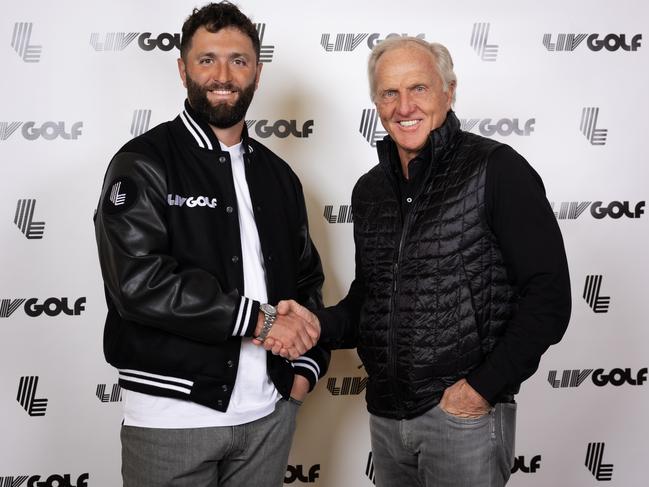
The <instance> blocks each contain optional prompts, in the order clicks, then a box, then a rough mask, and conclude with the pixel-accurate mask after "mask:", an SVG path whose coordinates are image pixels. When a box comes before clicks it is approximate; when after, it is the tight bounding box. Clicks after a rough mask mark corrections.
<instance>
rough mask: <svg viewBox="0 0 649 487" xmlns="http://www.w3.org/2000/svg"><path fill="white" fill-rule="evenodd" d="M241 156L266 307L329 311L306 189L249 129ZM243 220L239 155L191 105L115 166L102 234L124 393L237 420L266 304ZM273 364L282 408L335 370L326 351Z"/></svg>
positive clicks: (109, 345)
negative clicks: (290, 304) (241, 376)
mask: <svg viewBox="0 0 649 487" xmlns="http://www.w3.org/2000/svg"><path fill="white" fill-rule="evenodd" d="M243 146H244V150H245V154H244V163H245V171H246V180H247V183H248V186H249V190H250V197H251V201H252V205H253V208H254V217H255V221H256V225H257V230H258V232H259V239H260V242H261V248H262V253H263V258H264V267H265V270H266V281H267V282H266V284H267V292H268V300H269V302H270V303H276V302H278V301H279V300H281V299H295V300H296V301H298V302H300V303H302V304H304V305H306V306H309V307H315V308H319V307H321V306H322V298H321V286H322V282H323V280H324V277H323V274H322V267H321V264H320V258H319V256H318V252H317V250H316V248H315V247H314V245H313V243H312V242H311V238H310V236H309V232H308V224H307V215H306V208H305V204H304V196H303V193H302V187H301V184H300V181H299V180H298V178H297V176H296V175H295V173H294V172H293V171H292V170H291V168H290V167H289V166H288V165H287V164H286V163H285V162H284V161H283V160H281V159H280V158H279V157H277V156H276V155H275V154H273V153H272V152H271V151H270V150H269V149H268V148H266V147H265V146H263V145H262V144H260V143H259V142H257V141H255V140H253V139H251V138H249V137H248V134H247V131H246V130H245V127H244V134H243ZM237 215H238V211H237V200H236V194H235V189H234V183H233V179H232V168H231V165H230V157H229V154H228V153H227V152H224V151H221V148H220V145H219V142H218V140H217V139H216V137H215V135H214V133H213V131H212V130H211V128H210V127H209V125H208V124H207V123H206V122H205V121H203V120H202V119H201V118H200V117H199V116H198V115H197V114H196V113H195V112H194V111H193V110H192V108H191V107H190V106H189V104H188V103H187V102H185V108H184V110H183V112H182V113H180V115H179V116H178V117H176V118H175V119H174V120H172V121H170V122H166V123H163V124H161V125H158V126H157V127H155V128H153V129H152V130H150V131H148V132H146V133H145V134H143V135H141V136H139V137H136V138H135V139H133V140H131V141H130V142H128V143H127V144H126V145H125V146H124V147H122V148H121V149H120V150H119V151H118V153H117V154H116V155H115V156H114V158H113V159H112V161H111V163H110V165H109V167H108V170H107V173H106V177H105V179H104V184H103V189H102V193H101V199H100V201H99V206H98V209H97V212H96V214H95V233H96V239H97V246H98V251H99V261H100V265H101V270H102V276H103V279H104V285H105V294H106V302H107V305H108V315H107V318H106V324H105V329H104V353H105V356H106V359H107V361H108V362H109V363H110V364H111V365H113V366H114V367H116V368H117V369H118V371H119V383H120V385H121V386H122V387H124V388H126V389H130V390H134V391H138V392H143V393H147V394H152V395H158V396H165V397H174V398H180V399H186V400H190V401H193V402H196V403H199V404H202V405H205V406H208V407H210V408H213V409H216V410H219V411H225V410H227V407H228V404H229V401H230V396H231V394H232V389H233V386H234V382H235V379H236V375H237V366H238V361H239V350H240V345H241V339H242V337H251V336H252V335H253V332H254V329H255V325H256V322H257V317H258V312H259V304H260V303H259V302H257V301H255V300H252V299H249V298H247V297H246V295H245V287H244V282H243V266H242V260H241V242H240V234H239V221H238V217H237ZM267 357H268V358H267V360H268V374H269V376H270V378H271V380H272V381H273V383H274V384H275V386H276V387H277V389H278V391H279V392H280V394H281V395H282V396H284V397H288V395H289V394H290V390H291V386H292V384H293V377H294V374H300V375H303V376H305V377H306V378H307V379H309V382H310V384H311V388H313V386H314V385H315V383H316V381H317V379H318V378H319V377H322V376H323V375H324V374H325V373H326V369H327V367H328V363H329V352H328V351H327V350H325V349H323V348H320V347H318V346H316V347H315V348H314V349H312V350H310V351H309V352H307V353H306V354H305V355H304V356H302V357H300V358H299V359H297V360H295V361H293V362H289V361H288V360H286V359H283V358H281V357H278V356H275V355H272V354H270V353H269V354H268V356H267Z"/></svg>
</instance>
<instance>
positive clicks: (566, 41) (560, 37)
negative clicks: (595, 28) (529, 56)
mask: <svg viewBox="0 0 649 487" xmlns="http://www.w3.org/2000/svg"><path fill="white" fill-rule="evenodd" d="M600 37H601V38H600ZM584 39H587V40H586V46H588V49H590V50H591V51H595V52H598V51H601V50H602V49H606V50H607V51H618V50H620V49H622V50H623V51H637V50H638V48H639V47H640V46H641V41H642V34H635V35H634V36H633V37H631V42H630V43H629V41H627V38H626V34H557V37H556V40H555V41H554V42H553V41H552V34H543V45H544V46H545V48H546V49H547V50H548V51H555V52H557V51H569V52H572V51H574V50H575V49H577V47H578V46H579V45H580V44H581V43H582V42H584Z"/></svg>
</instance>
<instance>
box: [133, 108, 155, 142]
mask: <svg viewBox="0 0 649 487" xmlns="http://www.w3.org/2000/svg"><path fill="white" fill-rule="evenodd" d="M150 121H151V110H135V111H134V112H133V120H132V121H131V135H132V136H133V137H137V136H138V135H142V134H143V133H144V132H146V131H147V130H149V122H150Z"/></svg>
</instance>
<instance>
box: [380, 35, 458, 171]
mask: <svg viewBox="0 0 649 487" xmlns="http://www.w3.org/2000/svg"><path fill="white" fill-rule="evenodd" d="M374 75H375V81H376V92H375V94H374V103H375V104H376V108H377V110H378V112H379V116H380V118H381V123H382V124H383V127H385V130H387V132H388V134H390V137H392V139H393V140H394V142H395V143H396V144H397V148H398V151H399V158H400V159H401V162H402V164H407V163H408V162H409V161H410V160H411V159H412V158H413V157H415V156H416V155H417V154H418V153H419V152H420V151H421V150H422V149H423V148H424V146H425V145H426V141H427V138H428V135H429V134H430V132H431V131H432V130H435V129H436V128H438V127H439V126H441V125H442V123H444V120H446V114H447V113H448V111H449V110H450V109H451V102H452V100H453V92H454V90H455V86H454V85H453V86H449V87H448V90H447V91H446V92H444V82H443V80H442V78H441V76H440V75H439V73H438V72H437V67H436V65H435V57H434V55H433V54H432V53H430V52H429V51H427V50H426V49H424V48H423V47H420V46H418V45H416V44H406V45H405V46H403V47H398V48H395V49H392V50H390V51H387V52H385V53H384V54H383V55H382V56H381V57H380V58H379V60H378V61H377V63H376V68H375V72H374Z"/></svg>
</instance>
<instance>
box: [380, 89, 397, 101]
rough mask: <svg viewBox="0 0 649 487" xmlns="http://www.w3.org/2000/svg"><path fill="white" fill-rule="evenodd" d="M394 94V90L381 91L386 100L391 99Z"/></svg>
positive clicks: (395, 94) (395, 92)
mask: <svg viewBox="0 0 649 487" xmlns="http://www.w3.org/2000/svg"><path fill="white" fill-rule="evenodd" d="M395 96H397V91H396V90H385V91H384V92H383V98H384V99H386V100H391V99H392V98H394V97H395Z"/></svg>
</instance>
